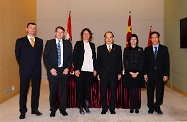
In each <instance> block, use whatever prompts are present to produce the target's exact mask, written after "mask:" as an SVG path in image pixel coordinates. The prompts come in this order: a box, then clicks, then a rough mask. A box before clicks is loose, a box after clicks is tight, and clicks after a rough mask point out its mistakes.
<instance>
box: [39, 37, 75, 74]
mask: <svg viewBox="0 0 187 122" xmlns="http://www.w3.org/2000/svg"><path fill="white" fill-rule="evenodd" d="M62 42H63V68H64V69H65V68H68V69H70V68H71V66H72V58H73V53H72V45H71V42H70V41H68V40H63V41H62ZM43 60H44V63H45V66H46V67H47V74H48V76H51V73H50V70H51V69H52V68H54V69H57V68H58V52H57V44H56V40H55V39H51V40H48V41H47V42H46V45H45V49H44V55H43Z"/></svg>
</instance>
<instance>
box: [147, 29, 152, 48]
mask: <svg viewBox="0 0 187 122" xmlns="http://www.w3.org/2000/svg"><path fill="white" fill-rule="evenodd" d="M151 32H152V30H151V28H150V30H149V36H148V42H147V46H151V45H152V42H151V40H150V34H151Z"/></svg>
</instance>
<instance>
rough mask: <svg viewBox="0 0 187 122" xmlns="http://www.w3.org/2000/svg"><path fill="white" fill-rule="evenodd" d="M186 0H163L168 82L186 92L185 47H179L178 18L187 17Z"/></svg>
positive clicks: (186, 56)
mask: <svg viewBox="0 0 187 122" xmlns="http://www.w3.org/2000/svg"><path fill="white" fill-rule="evenodd" d="M186 5H187V0H165V1H164V17H165V18H164V19H165V21H164V29H165V30H164V35H165V36H164V40H165V44H166V45H167V46H168V48H169V52H170V62H171V77H170V80H169V82H168V83H169V84H170V85H171V86H174V87H175V88H177V89H180V90H182V91H184V92H186V93H187V63H186V62H187V49H181V48H180V19H181V18H184V17H187V7H186Z"/></svg>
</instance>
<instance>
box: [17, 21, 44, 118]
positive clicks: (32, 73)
mask: <svg viewBox="0 0 187 122" xmlns="http://www.w3.org/2000/svg"><path fill="white" fill-rule="evenodd" d="M26 31H27V36H25V37H22V38H19V39H17V40H16V46H15V55H16V59H17V61H18V64H19V74H20V98H19V105H20V109H19V111H20V113H21V114H20V116H19V118H20V119H24V118H25V114H26V112H27V107H26V102H27V94H28V89H29V84H30V79H31V81H32V93H31V109H32V112H31V114H36V115H37V116H41V115H42V113H40V112H39V111H38V106H39V95H40V82H41V55H42V50H43V40H42V39H40V38H38V37H34V34H35V32H36V24H35V23H28V24H27V28H26Z"/></svg>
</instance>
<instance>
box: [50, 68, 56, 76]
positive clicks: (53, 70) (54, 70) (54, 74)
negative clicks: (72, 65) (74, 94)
mask: <svg viewBox="0 0 187 122" xmlns="http://www.w3.org/2000/svg"><path fill="white" fill-rule="evenodd" d="M50 72H51V74H52V75H53V76H57V71H56V69H54V68H52V69H51V70H50Z"/></svg>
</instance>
